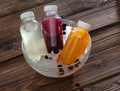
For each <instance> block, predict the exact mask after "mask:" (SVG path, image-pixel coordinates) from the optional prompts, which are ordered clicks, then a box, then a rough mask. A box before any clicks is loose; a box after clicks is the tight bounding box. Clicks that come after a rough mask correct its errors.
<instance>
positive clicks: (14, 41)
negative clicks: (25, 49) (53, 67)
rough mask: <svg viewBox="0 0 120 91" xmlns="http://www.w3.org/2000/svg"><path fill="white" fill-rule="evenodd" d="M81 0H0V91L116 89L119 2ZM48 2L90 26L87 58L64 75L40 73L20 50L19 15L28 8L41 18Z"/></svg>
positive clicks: (119, 79)
mask: <svg viewBox="0 0 120 91" xmlns="http://www.w3.org/2000/svg"><path fill="white" fill-rule="evenodd" d="M83 1H86V0H0V91H120V1H119V0H109V1H108V2H107V3H105V4H102V5H100V6H99V5H97V6H94V5H96V3H94V1H95V0H89V1H91V2H89V4H88V5H86V4H85V5H83V4H82V2H83ZM92 1H93V2H92ZM96 1H99V0H96ZM48 4H56V5H58V8H59V14H60V15H61V16H62V17H63V18H65V19H70V20H73V21H76V22H77V21H78V20H79V19H81V20H84V21H86V22H88V23H90V24H91V25H92V29H91V31H90V35H91V37H92V50H91V54H90V56H89V59H88V61H87V63H86V64H85V65H84V66H83V67H82V69H81V70H79V71H78V72H76V73H75V74H73V75H71V76H69V77H66V78H60V79H55V78H48V77H45V76H42V75H41V74H39V73H37V72H36V71H34V70H33V69H32V68H31V67H30V66H29V65H28V64H27V63H26V61H25V59H24V57H23V55H22V51H21V46H20V45H21V37H20V32H19V26H20V23H21V22H20V18H19V15H20V14H21V13H22V12H25V11H29V10H32V11H34V12H35V15H36V17H37V20H38V21H41V19H42V17H43V15H44V13H43V7H44V6H45V5H48Z"/></svg>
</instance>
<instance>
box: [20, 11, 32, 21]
mask: <svg viewBox="0 0 120 91" xmlns="http://www.w3.org/2000/svg"><path fill="white" fill-rule="evenodd" d="M27 17H34V12H33V11H28V12H25V13H22V14H21V15H20V18H21V20H22V19H24V18H27Z"/></svg>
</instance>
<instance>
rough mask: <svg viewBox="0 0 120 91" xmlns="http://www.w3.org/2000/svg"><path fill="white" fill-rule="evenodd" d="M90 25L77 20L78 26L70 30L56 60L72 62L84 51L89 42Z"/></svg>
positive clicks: (64, 62) (66, 63)
mask: <svg viewBox="0 0 120 91" xmlns="http://www.w3.org/2000/svg"><path fill="white" fill-rule="evenodd" d="M90 27H91V25H90V24H88V23H86V22H83V21H78V26H77V27H76V28H74V29H73V30H72V31H71V32H70V34H69V36H68V38H67V40H66V43H65V45H64V47H63V50H62V51H61V52H60V54H59V56H58V58H57V61H61V62H62V63H63V64H65V65H69V64H73V63H74V62H75V61H76V60H77V58H78V57H79V56H80V55H82V54H83V53H84V51H85V49H86V47H87V45H88V43H89V34H88V31H89V29H90Z"/></svg>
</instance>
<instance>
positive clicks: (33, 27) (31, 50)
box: [20, 11, 48, 58]
mask: <svg viewBox="0 0 120 91" xmlns="http://www.w3.org/2000/svg"><path fill="white" fill-rule="evenodd" d="M20 18H21V21H22V25H21V26H20V33H21V37H22V43H23V45H24V48H25V52H26V54H27V56H28V57H29V58H34V57H36V56H40V57H41V56H42V55H47V54H48V52H47V48H46V45H45V40H44V37H43V32H42V30H41V27H40V24H39V23H38V22H37V21H36V20H35V16H34V13H33V12H32V11H28V12H25V13H22V14H21V15H20Z"/></svg>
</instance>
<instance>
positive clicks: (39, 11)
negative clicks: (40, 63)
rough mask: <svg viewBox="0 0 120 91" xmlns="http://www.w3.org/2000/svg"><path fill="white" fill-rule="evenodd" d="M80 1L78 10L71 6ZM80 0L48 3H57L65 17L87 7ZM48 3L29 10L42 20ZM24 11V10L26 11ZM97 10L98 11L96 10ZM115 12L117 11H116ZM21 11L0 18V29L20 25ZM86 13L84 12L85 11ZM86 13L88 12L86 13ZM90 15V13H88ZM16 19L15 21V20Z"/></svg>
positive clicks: (109, 6) (112, 3) (108, 5)
mask: <svg viewBox="0 0 120 91" xmlns="http://www.w3.org/2000/svg"><path fill="white" fill-rule="evenodd" d="M77 1H78V4H77V5H76V4H75V5H76V7H78V8H77V10H78V11H76V8H75V7H70V6H73V5H74V3H75V2H77ZM80 3H81V2H80V1H79V0H74V1H73V0H70V1H69V3H68V1H67V0H64V1H63V0H62V1H59V0H57V1H53V2H51V3H48V4H55V5H57V6H58V8H59V14H60V16H63V17H64V18H65V17H67V16H71V15H74V14H76V13H78V12H80V11H81V9H82V10H84V9H85V7H80ZM48 4H44V5H41V6H38V7H35V8H32V9H28V10H32V11H34V12H35V15H36V17H37V20H38V21H41V20H42V17H43V16H44V12H43V7H44V6H45V5H48ZM115 5H116V3H115V1H113V0H112V2H110V3H109V2H108V4H106V5H105V6H104V5H103V6H101V7H104V8H103V10H104V9H105V7H107V8H112V7H114V6H115ZM28 10H25V11H28ZM25 11H24V12H25ZM93 11H94V10H92V11H90V12H89V13H92V12H93ZM95 12H96V11H95ZM114 12H115V11H114ZM20 13H22V12H19V13H17V14H12V15H9V16H7V17H3V18H0V31H1V30H4V29H7V28H11V27H16V26H17V27H18V26H19V25H20V19H19V15H20ZM83 14H84V13H83ZM85 14H86V13H85ZM86 15H88V13H87V14H86ZM13 19H14V21H13Z"/></svg>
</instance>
